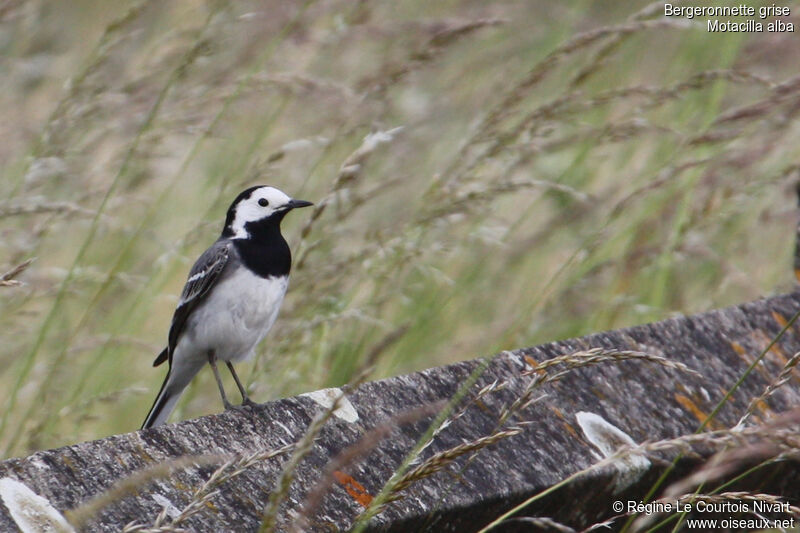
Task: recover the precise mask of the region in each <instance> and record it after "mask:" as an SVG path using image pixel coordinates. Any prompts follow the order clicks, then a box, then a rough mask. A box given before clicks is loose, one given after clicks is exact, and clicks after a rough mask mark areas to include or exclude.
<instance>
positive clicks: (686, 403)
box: [675, 393, 708, 422]
mask: <svg viewBox="0 0 800 533" xmlns="http://www.w3.org/2000/svg"><path fill="white" fill-rule="evenodd" d="M675 401H676V402H678V403H679V404H680V405H681V407H683V408H684V409H686V410H687V411H689V412H690V413H692V415H694V417H695V418H696V419H697V420H698V421H700V422H704V421H705V419H706V418H708V414H707V413H705V412H704V411H703V410H702V409H700V408H699V407H698V406H697V404H696V403H694V402H693V401H692V400H691V398H689V397H688V396H684V395H683V394H677V393H676V394H675Z"/></svg>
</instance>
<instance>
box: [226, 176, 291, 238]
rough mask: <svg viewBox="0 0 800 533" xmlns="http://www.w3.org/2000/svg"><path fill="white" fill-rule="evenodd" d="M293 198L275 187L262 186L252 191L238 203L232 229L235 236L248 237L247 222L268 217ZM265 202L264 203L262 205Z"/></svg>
mask: <svg viewBox="0 0 800 533" xmlns="http://www.w3.org/2000/svg"><path fill="white" fill-rule="evenodd" d="M291 201H292V199H291V198H290V197H289V196H288V195H287V194H286V193H284V192H282V191H279V190H278V189H276V188H275V187H260V188H258V189H256V190H254V191H253V192H252V193H250V197H249V198H245V199H244V200H242V201H241V202H239V203H238V204H237V205H236V215H235V216H234V217H233V223H232V224H231V229H232V230H233V236H234V237H235V238H245V237H247V235H248V234H247V230H246V229H245V224H247V223H248V222H255V221H256V220H261V219H264V218H267V217H268V216H270V215H272V214H274V213H275V212H276V211H280V210H281V209H283V208H285V207H286V205H287V204H288V203H289V202H291ZM262 204H264V205H262Z"/></svg>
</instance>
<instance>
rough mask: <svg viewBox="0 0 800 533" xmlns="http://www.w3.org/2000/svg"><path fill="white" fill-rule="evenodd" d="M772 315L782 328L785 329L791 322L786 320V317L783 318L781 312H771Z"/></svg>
mask: <svg viewBox="0 0 800 533" xmlns="http://www.w3.org/2000/svg"><path fill="white" fill-rule="evenodd" d="M771 314H772V318H774V319H775V322H777V323H778V325H779V326H780V327H782V328H785V327H786V324H788V323H789V321H788V320H786V317H785V316H783V315H782V314H780V313H779V312H777V311H771Z"/></svg>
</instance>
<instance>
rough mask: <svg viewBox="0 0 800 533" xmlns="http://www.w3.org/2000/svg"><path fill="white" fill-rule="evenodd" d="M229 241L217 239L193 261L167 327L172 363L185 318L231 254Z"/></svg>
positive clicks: (199, 300)
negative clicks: (170, 323)
mask: <svg viewBox="0 0 800 533" xmlns="http://www.w3.org/2000/svg"><path fill="white" fill-rule="evenodd" d="M231 253H232V252H231V243H230V242H229V241H218V242H217V243H215V244H214V245H213V246H212V247H211V248H209V249H208V250H206V251H205V252H203V255H201V256H200V258H199V259H198V260H197V262H195V264H194V266H193V267H192V270H191V272H189V279H187V280H186V285H185V286H184V287H183V292H182V293H181V299H180V301H179V302H178V307H177V308H176V309H175V314H174V315H172V325H171V326H170V328H169V346H168V349H169V361H170V364H172V352H173V351H174V350H175V346H176V345H177V344H178V338H179V337H180V336H181V333H183V330H184V328H185V326H186V320H187V319H188V318H189V315H191V314H192V311H194V309H195V308H197V305H198V304H199V303H200V302H202V301H203V299H204V298H205V297H206V295H207V294H208V291H209V290H210V289H211V287H213V286H214V285H215V284H216V283H217V281H219V279H220V276H221V275H222V273H223V271H224V270H225V267H226V266H227V265H228V263H229V259H230V255H231Z"/></svg>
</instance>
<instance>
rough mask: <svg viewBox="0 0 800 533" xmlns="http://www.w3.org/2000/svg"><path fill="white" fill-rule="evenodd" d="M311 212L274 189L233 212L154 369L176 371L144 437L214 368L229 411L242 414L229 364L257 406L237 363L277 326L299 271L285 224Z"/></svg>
mask: <svg viewBox="0 0 800 533" xmlns="http://www.w3.org/2000/svg"><path fill="white" fill-rule="evenodd" d="M311 205H314V204H313V203H312V202H308V201H305V200H295V199H292V198H290V197H289V196H288V195H287V194H286V193H284V192H282V191H280V190H278V189H276V188H274V187H270V186H266V185H257V186H255V187H250V188H248V189H246V190H244V191H242V192H241V193H239V195H238V196H237V197H236V199H235V200H234V201H233V203H232V204H231V206H230V207H229V208H228V211H227V214H226V217H225V225H224V227H223V229H222V233H221V234H220V236H219V238H218V239H217V241H216V242H215V243H214V244H212V245H211V247H209V248H208V249H207V250H206V251H205V252H203V253H202V254H201V255H200V257H199V258H198V259H197V261H196V262H195V263H194V266H193V267H192V269H191V271H190V272H189V276H188V279H187V280H186V285H184V287H183V291H182V293H181V296H180V299H179V301H178V305H177V307H176V309H175V313H174V314H173V316H172V323H171V325H170V328H169V335H168V342H167V347H166V348H164V350H163V351H162V352H161V353H160V354H158V356H157V357H156V359H155V361H154V362H153V366H158V365H160V364H162V363H164V362H169V370H168V371H167V375H166V377H165V378H164V382H163V384H162V385H161V389H160V390H159V392H158V396H156V399H155V401H154V402H153V407H152V408H151V409H150V412H149V413H148V415H147V418H145V420H144V423H143V424H142V429H146V428H151V427H155V426H160V425H162V424H164V423H165V422H166V421H167V418H168V417H169V415H170V414H171V413H172V411H173V409H175V405H176V403H177V402H178V399H179V398H180V396H181V394H182V393H183V391H184V389H185V388H186V386H187V385H188V384H189V383H190V382H191V381H192V379H193V378H194V376H196V375H197V373H198V372H200V370H201V369H202V368H203V366H204V365H205V364H206V363H208V364H209V365H210V366H211V370H212V371H213V372H214V378H215V379H216V382H217V386H218V387H219V392H220V395H221V396H222V404H223V405H224V406H225V409H230V408H232V407H234V406H233V405H232V404H231V403H230V402H229V401H228V397H227V396H226V395H225V389H224V388H223V385H222V379H221V378H220V375H219V370H218V369H217V361H224V362H225V364H226V365H227V367H228V370H230V372H231V375H232V376H233V380H234V381H235V382H236V386H237V387H238V388H239V392H240V394H241V396H242V405H245V406H252V405H253V404H254V402H253V401H252V400H250V398H249V397H248V395H247V391H246V390H245V388H244V387H243V386H242V382H241V381H240V380H239V376H237V375H236V371H235V370H234V368H233V363H237V362H241V361H245V360H248V359H251V358H252V357H253V355H254V350H255V347H256V346H257V345H258V344H259V343H260V342H261V341H262V340H263V339H264V337H265V336H266V335H267V333H268V332H269V330H270V328H272V325H273V324H274V323H275V319H276V318H277V316H278V310H279V309H280V307H281V303H282V302H283V297H284V295H285V294H286V289H287V287H288V284H289V271H290V270H291V266H292V253H291V250H290V249H289V245H288V244H287V242H286V240H285V239H284V238H283V235H281V228H280V226H281V221H283V218H284V216H286V214H287V213H289V211H291V210H293V209H297V208H300V207H308V206H311Z"/></svg>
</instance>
